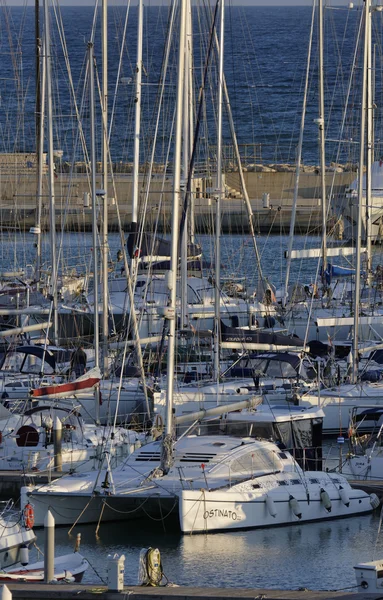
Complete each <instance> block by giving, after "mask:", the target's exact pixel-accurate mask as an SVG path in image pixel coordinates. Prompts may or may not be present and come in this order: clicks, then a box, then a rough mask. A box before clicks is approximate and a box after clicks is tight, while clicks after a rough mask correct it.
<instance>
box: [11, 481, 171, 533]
mask: <svg viewBox="0 0 383 600" xmlns="http://www.w3.org/2000/svg"><path fill="white" fill-rule="evenodd" d="M21 501H22V502H24V503H26V502H28V501H29V502H30V503H31V504H32V505H33V509H34V515H35V524H34V527H35V529H36V528H39V527H43V526H44V518H45V515H46V513H47V511H48V510H50V511H51V512H52V514H53V516H54V518H55V524H56V525H73V523H75V522H76V523H78V524H79V525H83V524H85V523H98V522H99V521H100V522H101V523H105V522H107V521H131V520H136V519H138V518H141V517H145V516H146V517H147V516H148V515H149V516H152V517H155V518H164V517H165V518H166V517H168V516H170V514H175V515H176V514H177V507H178V496H174V495H171V496H170V495H168V496H166V497H163V498H159V497H158V495H153V496H152V497H149V498H148V497H147V496H145V495H141V496H140V495H137V496H135V497H133V496H131V495H128V494H127V495H126V496H112V495H111V496H93V497H92V496H90V495H89V494H75V495H74V494H73V495H72V494H66V493H62V494H60V493H47V494H42V493H38V492H36V493H35V492H34V493H32V494H31V495H30V496H27V495H26V489H25V488H22V489H21Z"/></svg>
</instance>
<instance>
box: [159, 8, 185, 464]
mask: <svg viewBox="0 0 383 600" xmlns="http://www.w3.org/2000/svg"><path fill="white" fill-rule="evenodd" d="M185 17H186V0H180V25H179V31H180V34H179V48H178V70H177V94H176V122H175V134H174V140H175V144H174V159H173V194H172V239H171V257H170V271H169V272H168V290H169V307H168V311H169V317H170V319H169V334H168V335H169V339H168V361H167V389H166V420H165V438H164V441H163V452H162V457H161V468H162V470H163V471H164V473H166V472H167V471H168V470H169V468H170V464H171V460H172V430H173V390H174V361H175V333H176V320H175V316H176V286H177V267H178V231H179V226H180V225H179V208H180V201H181V151H182V109H183V106H182V105H183V90H184V75H185V73H184V62H185Z"/></svg>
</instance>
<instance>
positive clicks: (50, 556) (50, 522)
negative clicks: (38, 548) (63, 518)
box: [44, 510, 55, 583]
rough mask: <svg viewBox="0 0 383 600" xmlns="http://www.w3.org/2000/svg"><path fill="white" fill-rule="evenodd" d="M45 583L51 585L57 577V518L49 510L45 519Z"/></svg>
mask: <svg viewBox="0 0 383 600" xmlns="http://www.w3.org/2000/svg"><path fill="white" fill-rule="evenodd" d="M44 534H45V548H44V583H50V582H51V581H52V580H53V579H54V575H55V518H54V516H53V515H52V513H51V511H50V510H48V512H47V514H46V515H45V519H44Z"/></svg>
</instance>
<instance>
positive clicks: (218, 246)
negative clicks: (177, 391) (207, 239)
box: [214, 0, 225, 382]
mask: <svg viewBox="0 0 383 600" xmlns="http://www.w3.org/2000/svg"><path fill="white" fill-rule="evenodd" d="M220 1H221V13H220V17H221V18H220V38H219V67H218V111H217V181H216V188H217V189H216V209H215V210H216V212H215V229H216V231H215V236H216V241H215V299H214V300H215V302H214V304H215V325H214V379H215V380H216V381H217V382H218V380H219V372H220V360H219V357H220V352H219V351H220V333H221V327H220V325H221V323H220V320H221V198H222V194H223V175H222V112H223V110H222V109H223V52H224V38H225V6H224V0H220Z"/></svg>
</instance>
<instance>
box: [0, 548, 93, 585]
mask: <svg viewBox="0 0 383 600" xmlns="http://www.w3.org/2000/svg"><path fill="white" fill-rule="evenodd" d="M88 566H89V563H88V561H87V560H86V559H85V558H84V557H83V556H82V555H81V554H80V553H79V552H72V553H71V554H65V555H64V556H60V557H58V558H56V559H55V562H54V581H66V582H68V583H72V582H76V583H79V582H80V581H81V580H82V578H83V575H84V573H85V571H86V569H87V568H88ZM1 581H3V582H5V583H6V582H7V581H8V582H11V581H19V582H26V581H30V582H36V581H37V582H38V581H44V561H43V560H42V561H39V562H36V563H33V564H31V565H22V564H18V565H13V566H12V567H7V568H5V569H2V570H0V582H1Z"/></svg>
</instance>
